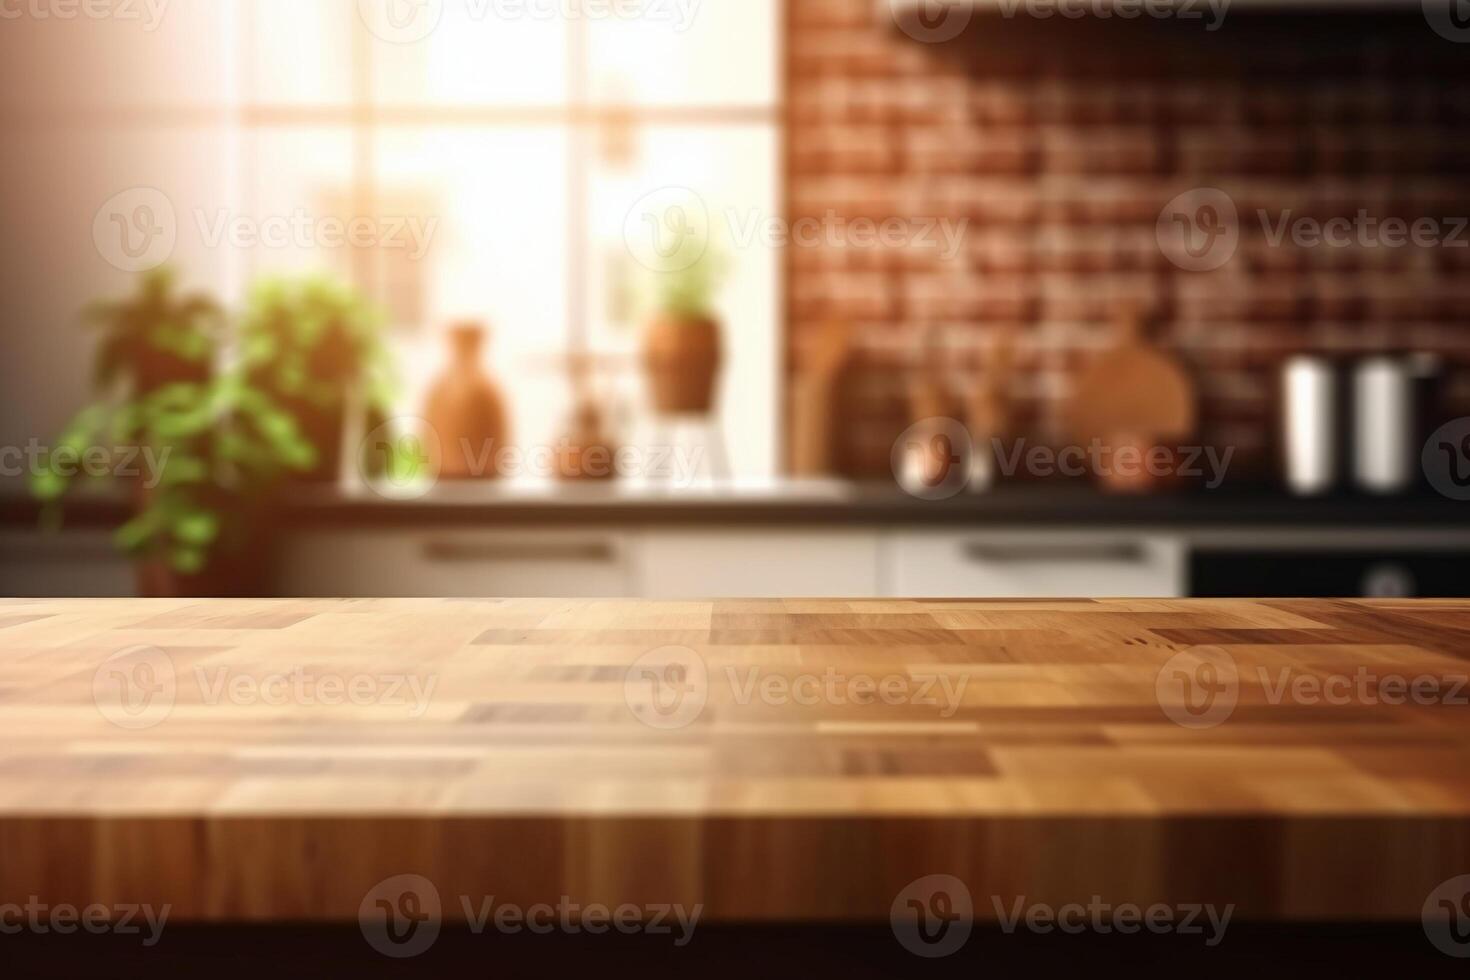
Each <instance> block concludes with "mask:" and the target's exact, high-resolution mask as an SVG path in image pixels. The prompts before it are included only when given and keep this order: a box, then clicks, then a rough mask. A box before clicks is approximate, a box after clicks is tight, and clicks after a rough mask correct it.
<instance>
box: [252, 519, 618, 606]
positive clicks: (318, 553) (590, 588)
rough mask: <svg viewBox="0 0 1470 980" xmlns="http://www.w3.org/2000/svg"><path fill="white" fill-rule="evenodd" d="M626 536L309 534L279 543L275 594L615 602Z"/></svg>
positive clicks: (471, 532)
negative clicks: (282, 549) (282, 545)
mask: <svg viewBox="0 0 1470 980" xmlns="http://www.w3.org/2000/svg"><path fill="white" fill-rule="evenodd" d="M631 549H632V542H631V541H630V539H629V537H628V536H627V535H625V534H622V533H619V532H614V531H600V530H587V531H580V530H579V531H558V530H551V529H548V530H528V531H500V530H494V531H485V530H479V529H466V528H448V529H445V530H444V531H418V530H413V531H359V530H352V531H331V532H326V531H317V532H309V533H304V534H299V535H297V536H296V537H295V538H294V539H293V541H292V543H291V544H290V545H288V546H287V548H286V554H285V555H284V559H285V560H284V561H283V562H282V566H281V574H280V579H279V585H278V591H279V592H280V593H281V594H282V595H300V596H344V597H358V596H384V597H390V598H397V597H419V596H444V597H448V598H467V597H468V598H472V597H477V596H493V597H496V598H522V597H536V596H548V597H556V598H559V597H563V596H565V597H568V598H587V597H594V598H621V597H624V596H629V595H632V591H631V589H630V585H629V583H630V578H629V574H628V568H629V562H630V560H631V559H630V553H631Z"/></svg>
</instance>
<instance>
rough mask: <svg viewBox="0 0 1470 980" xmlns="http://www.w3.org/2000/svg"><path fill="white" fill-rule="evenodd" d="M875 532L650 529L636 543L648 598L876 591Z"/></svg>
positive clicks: (639, 586) (641, 584)
mask: <svg viewBox="0 0 1470 980" xmlns="http://www.w3.org/2000/svg"><path fill="white" fill-rule="evenodd" d="M878 538H879V536H878V533H877V532H876V531H863V530H852V531H830V532H827V531H823V532H816V531H802V530H786V529H783V528H752V529H750V530H740V531H735V530H720V531H714V530H688V531H673V530H670V531H664V530H657V531H654V530H650V531H647V532H645V533H644V536H643V540H642V542H641V547H639V548H638V549H637V561H638V565H637V589H638V594H639V595H641V596H643V597H645V598H649V599H693V598H702V599H722V598H757V597H759V598H773V599H782V598H801V597H810V598H820V597H826V596H876V595H878Z"/></svg>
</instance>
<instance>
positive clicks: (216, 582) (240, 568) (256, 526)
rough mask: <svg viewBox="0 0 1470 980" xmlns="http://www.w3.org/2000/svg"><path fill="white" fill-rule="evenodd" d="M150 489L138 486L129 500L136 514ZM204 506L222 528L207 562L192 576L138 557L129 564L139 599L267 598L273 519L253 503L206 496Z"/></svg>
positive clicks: (160, 559)
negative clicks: (131, 565) (217, 515)
mask: <svg viewBox="0 0 1470 980" xmlns="http://www.w3.org/2000/svg"><path fill="white" fill-rule="evenodd" d="M149 496H150V491H148V490H146V489H144V488H143V487H142V486H141V485H138V486H135V487H134V488H133V497H134V499H135V500H136V502H137V507H138V509H139V510H141V509H142V508H143V507H145V506H146V505H147V503H148V499H149ZM208 503H209V505H210V506H211V507H212V508H213V509H215V510H216V511H218V512H219V514H220V516H221V519H222V520H223V522H224V527H223V529H222V531H221V534H220V540H219V541H217V542H216V543H215V544H214V546H213V547H211V548H210V550H209V561H208V563H207V564H206V565H205V566H204V568H203V569H202V570H200V571H198V572H195V573H193V574H186V573H183V572H179V571H176V570H175V569H174V567H173V566H172V565H171V564H170V563H169V561H168V559H167V558H166V557H164V556H149V557H147V558H141V559H139V560H138V561H137V562H136V563H135V564H134V578H135V581H136V583H137V586H136V587H137V590H138V595H139V596H142V597H143V598H145V599H253V598H260V597H262V596H266V595H268V594H269V591H270V590H269V586H270V581H271V564H272V557H273V555H274V543H275V542H274V538H273V535H272V534H271V533H270V530H271V528H273V527H274V526H275V521H274V520H273V519H272V516H271V514H270V512H269V510H268V508H267V507H266V506H265V505H264V504H262V503H260V502H258V501H256V502H250V501H245V500H242V499H240V498H239V497H230V496H225V495H220V494H210V495H209V499H208Z"/></svg>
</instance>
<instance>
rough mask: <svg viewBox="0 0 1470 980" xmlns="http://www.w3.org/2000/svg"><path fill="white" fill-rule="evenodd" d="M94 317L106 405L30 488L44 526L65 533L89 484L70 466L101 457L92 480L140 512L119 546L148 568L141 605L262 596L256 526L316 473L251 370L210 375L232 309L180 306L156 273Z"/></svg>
mask: <svg viewBox="0 0 1470 980" xmlns="http://www.w3.org/2000/svg"><path fill="white" fill-rule="evenodd" d="M87 318H88V319H89V320H90V321H92V322H100V323H101V324H102V325H103V326H104V328H105V329H106V331H107V332H106V333H105V334H104V336H103V338H102V341H101V343H100V344H99V346H98V353H97V362H96V366H95V370H94V378H95V383H96V387H97V390H98V397H97V401H96V402H94V403H93V404H91V405H89V406H87V407H86V408H85V409H83V410H82V411H81V412H80V413H79V414H78V415H77V416H76V418H75V419H73V421H72V422H71V424H70V425H68V426H67V428H66V430H65V431H64V432H63V433H62V435H61V437H60V439H59V440H58V441H57V444H56V446H55V447H53V449H52V451H51V453H50V455H49V457H48V459H47V461H46V465H44V466H43V467H41V469H40V471H39V472H37V473H36V474H35V475H34V476H33V477H32V481H31V489H32V492H33V494H34V495H35V496H36V497H37V498H38V499H40V500H41V501H42V503H43V505H44V514H45V519H46V521H47V522H48V523H50V524H53V525H54V524H55V523H57V522H59V521H60V519H61V516H62V514H61V508H62V502H63V499H64V497H65V495H66V494H67V492H68V490H70V489H71V487H72V485H73V484H74V483H75V482H76V480H77V479H78V477H79V476H80V471H79V470H78V469H77V468H76V467H75V466H74V465H70V464H68V463H66V462H65V461H66V460H68V459H71V460H74V459H76V458H78V457H80V456H82V454H84V453H88V452H91V453H93V454H94V455H93V458H96V454H97V453H99V452H100V453H101V454H102V455H104V456H106V457H108V458H109V460H110V462H111V464H112V465H108V466H106V467H101V468H98V467H95V466H94V467H89V468H88V472H89V474H90V475H93V476H100V475H102V474H103V473H105V474H106V475H107V476H108V477H111V478H116V479H122V480H124V481H125V482H126V484H127V486H128V488H129V490H130V491H131V495H132V499H133V502H134V508H135V514H134V516H133V518H132V519H131V520H129V521H128V522H127V523H126V524H125V525H124V526H123V527H121V528H120V529H119V530H118V531H117V533H116V541H117V544H118V546H119V547H120V548H121V549H123V550H124V551H126V552H128V553H129V554H132V555H135V556H136V557H137V559H138V573H139V591H140V593H141V594H143V595H149V596H176V595H190V596H192V595H200V596H219V595H244V594H252V593H253V592H255V591H256V589H257V588H258V585H259V577H260V574H261V572H262V570H263V568H264V564H265V558H266V556H267V551H266V548H265V547H264V543H265V538H264V536H262V535H260V534H258V533H257V532H258V530H259V528H260V527H261V526H262V523H261V521H259V520H258V519H257V518H258V517H259V516H260V514H261V512H262V511H263V509H264V508H265V506H266V503H265V502H266V500H267V499H268V491H269V488H270V487H271V486H273V485H274V484H275V483H276V482H277V481H278V480H279V477H280V475H281V474H282V473H284V472H287V471H292V470H298V471H299V470H306V469H309V468H310V467H311V466H312V465H313V464H314V462H315V453H314V450H313V449H312V447H311V445H310V443H308V442H307V441H306V440H305V439H304V438H303V437H302V436H301V434H300V432H299V430H298V428H297V426H296V422H295V420H294V419H293V418H292V417H291V415H290V414H289V413H288V412H287V411H285V410H284V409H283V408H281V407H280V406H279V405H277V404H276V403H275V402H274V401H273V400H272V399H271V398H270V396H269V395H268V394H266V393H265V392H262V391H260V390H258V389H256V388H254V387H252V386H251V385H250V383H249V381H248V380H247V379H246V377H245V376H244V374H243V373H242V372H241V371H239V370H235V371H230V372H226V373H222V374H221V373H218V372H216V371H215V370H214V360H215V356H214V355H215V351H216V349H217V347H218V344H219V326H220V324H222V323H223V320H224V314H223V311H222V310H221V309H220V308H219V306H218V305H217V304H215V303H213V302H212V301H211V300H209V299H207V298H206V297H203V296H197V295H196V296H190V297H184V298H175V296H174V293H173V277H172V274H171V273H168V272H158V273H154V274H151V275H149V276H148V277H146V278H145V279H144V280H143V282H142V283H141V285H140V288H139V291H138V294H137V295H136V296H135V297H134V298H133V299H131V300H126V301H122V302H116V303H107V304H98V305H96V306H93V307H90V308H89V309H88V311H87ZM63 450H64V452H63ZM140 461H141V462H140Z"/></svg>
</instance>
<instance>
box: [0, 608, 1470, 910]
mask: <svg viewBox="0 0 1470 980" xmlns="http://www.w3.org/2000/svg"><path fill="white" fill-rule="evenodd" d="M1467 674H1470V602H1452V601H1433V602H1410V601H1362V602H1359V601H1246V600H1224V601H1212V600H1211V601H1164V600H1127V601H1092V600H1076V601H1044V602H1032V601H1025V602H1022V601H971V600H966V601H952V600H943V601H939V600H935V601H928V600H912V601H893V600H884V601H833V600H804V601H793V600H779V601H777V600H767V601H715V602H636V601H592V600H493V599H486V600H345V601H326V600H280V601H207V602H205V601H192V600H135V599H111V600H5V601H0V897H3V895H5V894H7V893H12V894H31V893H37V894H41V895H52V896H57V898H56V899H55V900H60V898H59V896H71V897H72V898H73V900H76V899H82V898H90V897H91V896H95V895H96V894H97V893H98V892H99V891H101V892H104V893H107V894H118V895H121V894H123V893H126V892H128V890H129V889H132V891H133V893H134V894H135V900H136V893H137V892H138V891H142V892H145V893H146V894H148V895H150V896H155V897H158V896H164V897H167V898H169V899H170V900H171V901H172V902H173V903H174V904H175V905H176V907H178V909H179V910H180V911H179V913H178V914H180V915H182V916H186V917H187V916H193V917H195V918H198V919H239V918H245V919H257V918H260V919H264V918H282V917H295V918H331V917H343V916H347V917H350V916H352V915H355V914H356V910H357V907H358V903H359V901H360V899H361V896H362V894H363V892H364V890H365V889H366V888H368V887H371V885H372V884H373V883H374V882H376V881H378V880H380V879H382V878H384V877H387V876H388V875H391V874H397V873H401V872H403V871H405V870H411V871H414V872H416V873H422V874H425V875H428V876H430V877H436V876H437V880H440V881H441V882H443V885H442V886H441V887H443V888H448V889H451V890H453V889H455V888H458V889H460V890H461V891H463V892H465V893H477V889H478V890H479V891H484V886H486V885H487V884H493V885H494V886H495V887H491V888H490V889H489V891H490V892H492V893H493V892H496V891H498V892H499V893H501V894H510V893H519V894H524V895H528V896H530V895H543V894H565V895H584V896H585V895H593V894H603V895H618V896H623V895H628V894H634V893H637V894H659V895H664V896H666V897H667V900H669V901H676V900H689V901H699V902H702V903H704V904H705V905H706V906H707V908H708V909H709V914H713V915H717V916H723V917H726V918H732V919H745V918H777V917H779V918H834V919H841V918H854V917H859V918H872V917H886V915H887V911H888V908H889V905H890V903H891V902H892V900H893V896H894V895H895V894H897V892H898V891H899V890H900V889H902V888H903V887H904V886H905V885H906V884H907V883H908V882H910V881H912V880H913V879H915V878H918V877H920V876H922V875H927V874H932V873H940V872H942V873H949V874H955V875H959V876H961V877H965V876H969V878H970V879H974V880H983V881H985V882H986V883H987V884H986V886H985V887H988V888H993V889H996V890H997V893H1007V894H1012V893H1014V894H1028V895H1032V896H1037V895H1042V896H1045V895H1051V896H1054V897H1056V898H1058V899H1060V898H1062V897H1064V896H1068V895H1079V894H1080V895H1092V894H1114V895H1118V896H1136V897H1142V898H1149V897H1155V898H1157V897H1165V898H1168V897H1171V896H1172V897H1177V898H1181V899H1183V898H1186V897H1187V896H1189V895H1193V897H1194V898H1193V900H1204V899H1206V898H1218V899H1221V900H1232V901H1234V902H1236V903H1237V904H1238V905H1240V906H1241V907H1242V908H1244V909H1246V910H1247V911H1248V912H1252V913H1254V914H1257V915H1260V916H1314V917H1342V916H1401V915H1412V916H1417V914H1418V909H1419V907H1420V904H1421V903H1422V902H1423V900H1424V896H1425V895H1426V894H1427V893H1428V891H1429V890H1430V889H1432V888H1433V887H1434V886H1435V885H1436V884H1438V883H1439V882H1440V881H1443V880H1444V879H1445V878H1448V877H1450V876H1451V875H1453V874H1463V873H1466V872H1470V710H1467V707H1466V702H1467V701H1470V684H1467V683H1466V682H1465V678H1466V675H1467ZM313 870H315V872H316V873H315V874H313ZM1120 900H1121V899H1120ZM980 911H981V910H978V909H977V913H979V912H980Z"/></svg>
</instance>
